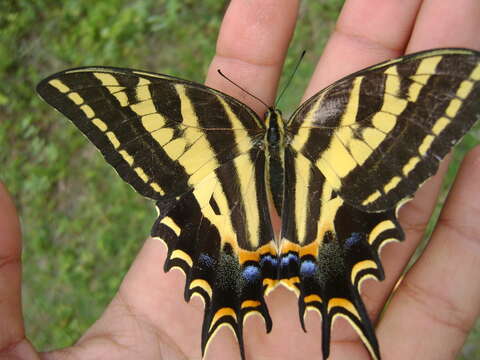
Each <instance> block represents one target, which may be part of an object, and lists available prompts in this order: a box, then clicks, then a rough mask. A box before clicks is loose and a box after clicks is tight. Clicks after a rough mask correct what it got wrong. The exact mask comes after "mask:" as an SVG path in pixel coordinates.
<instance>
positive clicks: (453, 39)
mask: <svg viewBox="0 0 480 360" xmlns="http://www.w3.org/2000/svg"><path fill="white" fill-rule="evenodd" d="M479 18H480V2H478V1H477V0H462V1H460V2H448V1H447V2H441V3H439V2H438V1H431V0H427V1H424V2H423V3H422V6H421V8H420V10H419V13H418V16H417V20H416V22H415V27H414V29H413V31H412V35H411V38H410V40H409V42H408V45H407V52H414V51H420V50H424V49H428V48H436V47H448V46H456V47H467V48H474V49H479V48H480V39H479V38H478V36H477V34H478V33H480V21H478V19H479ZM438 19H442V21H438ZM448 164H449V157H447V159H446V160H444V161H443V162H442V164H441V166H440V168H439V171H438V172H437V174H436V175H435V176H434V177H432V178H431V179H430V180H429V181H428V182H427V183H426V184H425V185H424V186H422V187H421V188H420V190H419V191H418V192H417V194H416V195H415V198H414V199H413V200H412V201H411V202H409V203H408V204H406V205H405V206H404V207H402V209H401V210H400V214H399V221H400V223H401V225H402V227H403V229H404V231H405V238H406V241H404V243H403V244H402V245H401V246H390V247H386V248H385V250H384V252H383V253H382V259H383V260H384V265H385V273H386V280H385V282H384V283H382V284H381V285H380V286H376V285H371V284H366V287H365V291H364V292H365V293H366V294H368V296H369V297H370V296H371V297H372V298H373V299H374V301H373V302H370V304H371V306H370V308H371V309H372V311H374V312H375V314H374V316H373V317H374V318H375V317H376V314H377V313H378V312H379V311H380V309H381V307H382V304H383V303H384V302H385V300H386V298H387V297H388V295H389V293H390V290H391V289H392V288H393V286H394V285H395V283H396V281H397V279H398V277H399V275H400V274H401V272H402V271H403V269H404V268H405V266H406V264H407V262H408V261H409V260H410V257H411V254H412V253H413V251H414V249H415V248H416V247H417V245H418V243H419V242H420V241H421V240H422V238H423V235H424V232H425V229H426V227H427V225H428V223H429V220H430V217H431V215H432V213H433V210H434V209H435V204H436V199H437V197H438V193H439V192H440V189H441V185H442V181H443V177H444V175H445V173H446V171H447V169H448Z"/></svg>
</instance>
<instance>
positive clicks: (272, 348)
mask: <svg viewBox="0 0 480 360" xmlns="http://www.w3.org/2000/svg"><path fill="white" fill-rule="evenodd" d="M439 6H442V7H439ZM297 12H298V1H294V0H252V1H245V0H233V1H232V3H231V4H230V7H229V9H228V11H227V14H226V16H225V19H224V22H223V25H222V29H221V33H220V37H219V40H218V45H217V55H216V56H215V58H214V59H213V61H212V64H211V66H210V71H209V74H208V77H207V84H208V85H209V86H211V87H214V88H217V89H220V90H222V91H224V92H226V93H229V94H231V95H233V96H235V97H237V98H239V99H240V100H242V101H243V102H245V103H247V104H248V105H250V106H251V107H252V108H253V109H255V110H256V111H257V112H258V113H262V112H263V111H264V110H265V109H264V107H263V106H262V105H261V104H259V103H257V102H255V101H254V100H252V99H251V98H250V97H248V96H246V95H245V93H242V92H240V91H239V90H238V89H237V88H235V87H233V86H232V85H230V84H229V83H227V82H226V81H225V80H224V79H223V78H221V77H219V76H218V74H217V69H222V70H223V72H225V73H226V74H235V75H234V76H232V78H233V79H234V80H236V81H237V82H239V83H240V84H241V85H242V86H243V87H245V88H246V89H248V90H250V91H252V92H253V93H255V94H256V95H257V96H258V97H260V98H261V99H264V100H265V101H267V102H269V103H271V102H272V101H273V99H274V97H275V91H276V88H277V84H278V79H279V76H280V72H281V68H282V65H283V61H284V58H285V53H286V50H287V47H288V43H289V41H290V39H291V36H292V33H293V30H294V27H295V20H296V18H297ZM439 19H442V20H441V21H439ZM478 19H480V3H479V2H478V0H462V1H457V2H447V1H445V2H439V1H436V2H435V1H428V0H425V1H423V2H422V1H420V0H411V1H408V2H407V1H385V0H369V1H368V2H367V1H360V0H348V1H346V4H345V7H344V9H343V11H342V14H341V16H340V18H339V20H338V23H337V27H336V30H335V32H334V33H333V35H332V37H331V39H330V41H329V43H328V44H327V47H326V49H325V52H324V54H323V56H322V58H321V60H320V62H319V64H318V67H317V69H316V71H315V73H314V75H313V77H312V81H311V83H310V85H309V87H308V89H307V91H306V94H305V97H309V96H310V95H312V94H314V93H315V92H317V91H318V90H320V89H321V88H323V87H325V86H326V85H328V84H329V83H331V82H333V81H334V80H336V79H338V78H340V77H341V76H344V75H346V74H348V73H351V72H353V71H355V70H358V69H361V68H363V67H366V66H368V65H372V64H374V63H378V62H380V61H382V60H385V59H388V58H394V57H398V56H400V55H402V54H403V53H409V52H414V51H419V50H424V49H428V48H435V47H446V46H456V47H459V46H460V47H469V48H480V39H479V38H478V34H479V33H480V20H478ZM444 172H445V164H443V166H442V167H441V168H440V171H439V173H438V174H437V175H436V176H435V177H434V178H432V179H431V180H430V181H429V182H428V183H427V184H425V186H423V187H422V188H421V190H420V191H419V192H418V193H417V195H416V197H415V199H414V200H413V201H412V202H410V203H408V204H407V205H405V206H404V207H403V208H402V210H401V211H400V222H401V224H402V226H403V228H404V230H405V232H406V241H405V242H404V243H403V244H401V245H391V246H388V247H386V248H385V250H384V251H383V253H382V260H383V263H384V267H385V272H386V280H385V281H384V282H382V283H374V282H366V283H365V285H364V286H363V291H362V293H363V294H364V296H363V298H364V300H365V303H366V306H367V308H368V310H369V314H370V316H371V319H372V321H373V322H374V323H375V324H376V328H377V336H378V338H379V343H380V346H381V352H382V355H383V357H384V358H385V359H452V358H454V357H455V354H456V353H457V352H458V350H459V349H460V348H461V345H462V344H463V341H464V340H465V337H466V334H467V333H468V330H469V329H470V328H471V327H472V325H473V323H474V321H475V319H476V317H477V316H478V314H479V311H480V283H479V282H478V272H477V274H476V273H475V272H474V271H472V269H478V268H479V267H480V223H479V222H478V220H477V217H478V214H479V213H480V208H479V204H480V193H479V192H478V183H479V181H480V147H477V148H476V149H474V150H473V151H471V152H470V154H469V155H468V156H467V158H466V159H465V161H464V164H463V166H462V168H461V170H460V172H459V175H458V177H457V180H456V183H455V186H454V188H453V190H452V192H451V194H450V196H449V199H448V201H447V204H446V206H445V208H444V210H443V212H442V215H441V217H440V220H439V223H438V225H437V228H436V230H435V231H434V234H433V236H432V240H431V242H430V244H429V246H428V248H427V250H426V251H425V253H424V255H423V256H422V258H421V259H420V260H419V261H418V262H417V264H416V265H415V266H414V267H413V268H412V269H411V270H410V271H409V272H408V274H407V275H406V276H405V277H404V278H403V280H402V282H401V283H400V284H399V286H398V287H397V290H396V293H395V296H394V297H393V299H392V301H391V303H390V304H389V307H388V309H387V310H386V311H385V313H384V314H383V316H382V319H381V321H379V314H380V312H381V311H382V309H383V307H384V305H385V302H386V300H387V298H388V296H389V294H390V293H391V291H392V289H393V287H394V285H395V284H396V283H397V281H398V279H399V277H400V275H401V272H402V270H403V269H404V267H405V265H406V263H407V262H408V260H409V259H410V257H411V255H412V253H413V251H414V250H415V248H416V246H417V245H418V243H419V241H420V240H421V238H422V235H423V233H424V230H425V227H426V224H427V223H428V220H429V218H430V215H431V213H432V211H433V208H434V205H435V201H436V197H437V195H438V192H439V188H440V184H441V181H442V175H443V174H444ZM165 256H166V252H165V249H164V247H163V245H162V244H161V243H160V242H159V241H156V240H154V239H148V240H147V241H146V243H145V245H144V247H143V249H142V250H141V252H140V253H139V255H138V257H137V258H136V260H135V262H134V264H133V265H132V267H131V269H130V271H129V272H128V274H127V275H126V277H125V279H124V281H123V283H122V285H121V288H120V290H119V292H118V294H117V295H116V296H115V298H114V299H113V300H112V303H111V304H110V305H109V306H108V307H107V309H106V310H105V312H104V314H103V315H102V317H101V318H100V319H99V320H98V321H97V322H96V323H95V324H94V325H93V326H92V327H91V328H90V329H89V330H88V331H87V332H86V333H85V334H84V335H83V337H82V338H81V339H79V341H78V342H77V343H76V344H75V345H74V346H72V347H69V348H66V349H61V350H55V351H52V352H49V353H38V352H37V351H36V350H35V349H34V348H33V347H32V346H31V345H30V343H29V342H28V340H26V339H25V332H24V326H23V319H22V312H21V306H20V285H21V283H20V273H21V267H20V260H19V259H20V230H19V223H18V218H17V216H16V213H15V209H14V207H13V205H12V202H11V201H10V199H9V197H8V195H7V193H6V190H5V189H4V188H3V187H1V186H0V319H1V323H0V359H22V360H29V359H169V360H170V359H172V360H173V359H200V358H201V354H200V333H201V323H202V318H203V304H202V303H201V302H200V301H199V299H198V298H195V299H194V300H192V302H191V303H190V304H185V302H184V301H183V286H184V279H183V275H182V274H181V273H180V272H178V271H172V272H170V273H168V274H165V273H163V267H162V264H163V262H164V260H165ZM439 280H440V281H439ZM267 303H268V307H269V309H270V314H271V317H272V319H273V321H274V326H273V330H272V332H271V334H268V335H267V334H266V333H265V326H264V324H263V322H262V320H261V318H260V317H250V318H249V319H248V321H247V322H246V324H245V329H244V334H245V347H246V354H247V358H248V359H251V360H253V359H305V358H315V359H320V358H321V341H320V339H321V334H320V328H321V326H320V319H319V318H318V317H317V316H316V315H315V316H312V315H310V316H308V318H307V322H306V325H307V329H308V330H309V332H308V333H307V334H305V333H303V331H302V330H301V328H300V324H299V320H298V313H297V300H296V298H295V295H294V294H293V293H290V292H288V291H287V290H285V289H283V288H281V289H277V290H276V291H274V292H273V293H272V294H271V295H269V296H268V298H267ZM208 350H209V351H208V354H207V358H208V359H217V358H219V359H220V358H221V359H237V358H239V352H238V345H237V344H236V341H235V338H234V336H233V335H232V334H231V333H230V332H229V331H228V330H227V329H226V328H223V329H222V330H221V331H220V332H219V334H218V335H217V336H216V338H215V339H214V340H213V341H212V344H211V346H210V347H209V349H208ZM331 358H333V359H368V353H367V351H366V350H365V349H364V348H363V345H362V343H361V341H360V340H359V339H358V338H357V335H356V334H355V333H354V332H353V330H352V329H351V328H350V327H349V325H348V324H347V323H346V322H344V321H343V320H340V321H338V322H337V323H336V324H335V327H334V330H333V338H332V352H331Z"/></svg>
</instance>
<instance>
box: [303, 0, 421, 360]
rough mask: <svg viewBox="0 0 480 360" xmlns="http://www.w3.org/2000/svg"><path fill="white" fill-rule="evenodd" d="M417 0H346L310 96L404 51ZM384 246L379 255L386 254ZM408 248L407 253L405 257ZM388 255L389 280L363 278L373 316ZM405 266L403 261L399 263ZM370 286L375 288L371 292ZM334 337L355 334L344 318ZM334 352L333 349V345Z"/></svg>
mask: <svg viewBox="0 0 480 360" xmlns="http://www.w3.org/2000/svg"><path fill="white" fill-rule="evenodd" d="M420 5H421V1H420V0H411V1H402V2H399V1H384V0H374V1H368V2H365V1H362V0H348V1H347V2H346V3H345V6H344V7H343V9H342V12H341V14H340V17H339V19H338V22H337V26H336V28H335V31H334V33H333V34H332V36H331V38H330V40H329V41H328V43H327V46H326V47H325V50H324V52H323V54H322V57H321V59H320V61H319V63H318V65H317V67H316V69H315V73H314V75H313V77H312V80H311V82H310V84H309V86H308V89H307V91H306V93H305V97H310V96H311V95H313V94H314V93H315V92H317V91H319V90H320V89H321V88H324V87H325V86H327V85H328V84H330V83H332V82H333V81H335V80H338V79H339V78H341V77H342V76H345V75H347V74H349V73H352V72H354V71H357V70H359V69H361V68H364V67H367V66H370V65H373V64H376V63H378V62H381V61H383V60H386V59H389V58H394V57H397V56H399V55H401V54H402V53H403V50H404V49H405V47H406V46H407V43H408V40H409V37H410V34H411V32H412V30H413V26H414V23H415V17H416V14H417V12H418V9H419V7H420ZM388 248H389V247H387V248H386V249H385V250H384V252H383V254H382V255H383V256H382V258H383V259H385V258H386V256H385V255H389V252H388V251H387V250H388ZM410 254H411V252H409V253H408V257H409V256H410ZM389 260H390V259H389V258H388V259H387V260H385V261H384V264H385V265H386V266H385V272H386V274H387V279H389V280H390V281H391V284H388V285H387V286H384V284H381V285H382V286H378V284H376V283H371V282H366V283H364V286H363V289H362V295H364V300H365V303H366V305H367V309H368V311H369V313H371V314H372V313H373V315H374V316H373V317H375V316H376V313H378V312H379V310H380V309H381V307H382V306H383V304H384V301H385V296H386V295H387V294H388V293H389V292H390V290H391V287H392V286H393V284H394V281H396V277H397V276H398V274H399V270H396V273H395V275H394V276H391V274H390V273H391V271H390V268H389V266H388V265H389V264H388V263H389ZM400 264H401V266H404V262H401V263H400ZM372 287H373V290H375V292H372ZM335 327H336V328H337V330H338V331H335V330H334V331H333V337H334V339H338V340H340V341H343V340H349V339H351V338H352V337H353V338H355V337H356V334H355V333H354V331H353V330H352V329H351V328H350V326H349V325H346V323H345V322H337V323H336V324H335ZM333 351H334V352H333V354H335V350H334V349H333Z"/></svg>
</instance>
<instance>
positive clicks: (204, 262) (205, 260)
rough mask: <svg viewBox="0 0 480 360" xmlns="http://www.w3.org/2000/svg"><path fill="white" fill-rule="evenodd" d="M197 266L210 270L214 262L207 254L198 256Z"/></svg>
mask: <svg viewBox="0 0 480 360" xmlns="http://www.w3.org/2000/svg"><path fill="white" fill-rule="evenodd" d="M198 265H199V266H200V267H205V268H212V267H213V266H214V265H215V260H214V259H213V258H212V257H211V256H209V255H207V254H200V256H199V257H198Z"/></svg>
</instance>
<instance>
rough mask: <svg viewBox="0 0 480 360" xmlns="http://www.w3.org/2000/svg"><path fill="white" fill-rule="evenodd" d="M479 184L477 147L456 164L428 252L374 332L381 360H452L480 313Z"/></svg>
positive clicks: (397, 292)
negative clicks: (384, 359) (385, 358)
mask: <svg viewBox="0 0 480 360" xmlns="http://www.w3.org/2000/svg"><path fill="white" fill-rule="evenodd" d="M479 183H480V147H477V148H475V149H474V150H473V151H471V152H470V153H469V154H468V155H467V157H466V158H465V160H464V162H463V164H462V167H461V169H460V171H459V174H458V176H457V179H456V181H455V185H454V187H453V188H452V191H451V192H450V195H449V197H448V199H447V202H446V205H445V207H444V209H443V211H442V213H441V215H440V218H439V221H438V224H437V227H436V229H435V231H434V233H433V235H432V239H431V241H430V243H429V245H428V247H427V248H426V250H425V252H424V253H423V255H422V257H421V258H420V259H419V260H418V262H417V263H416V264H415V266H414V267H413V268H412V269H411V270H410V271H409V273H408V274H407V275H406V277H405V278H404V280H403V281H402V283H401V284H400V286H399V288H398V290H397V291H396V293H395V296H394V297H393V299H392V302H391V303H390V306H389V308H388V310H387V311H386V313H385V316H384V318H383V319H382V321H381V322H380V324H379V326H378V334H379V338H380V340H381V343H382V346H383V350H384V352H385V354H387V353H389V354H398V359H413V358H421V359H452V358H454V354H456V353H457V352H458V350H459V349H460V347H461V346H462V344H463V342H464V340H465V338H466V336H467V334H468V331H469V329H470V328H471V327H472V326H473V324H474V321H475V319H476V318H477V316H478V315H479V313H480V282H479V281H478V269H479V268H480V226H479V222H478V214H479V213H480V205H479V204H480V192H479V191H478V184H479ZM405 334H408V336H405ZM426 334H428V336H425V335H426ZM400 338H401V339H402V341H398V339H400Z"/></svg>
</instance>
